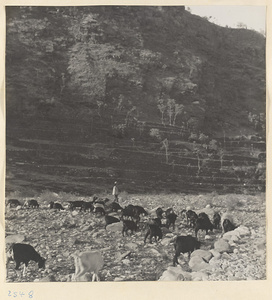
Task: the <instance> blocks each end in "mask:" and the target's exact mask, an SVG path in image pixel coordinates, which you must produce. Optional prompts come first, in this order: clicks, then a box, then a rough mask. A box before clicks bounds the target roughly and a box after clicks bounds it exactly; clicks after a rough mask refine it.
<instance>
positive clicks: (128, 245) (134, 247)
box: [126, 243, 138, 251]
mask: <svg viewBox="0 0 272 300" xmlns="http://www.w3.org/2000/svg"><path fill="white" fill-rule="evenodd" d="M126 246H127V247H128V248H129V249H131V250H133V251H136V250H137V249H138V245H137V244H135V243H127V244H126Z"/></svg>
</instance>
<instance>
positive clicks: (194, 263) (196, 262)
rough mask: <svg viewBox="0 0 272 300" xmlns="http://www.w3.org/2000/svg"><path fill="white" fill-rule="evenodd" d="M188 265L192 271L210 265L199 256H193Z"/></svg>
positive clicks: (206, 267)
mask: <svg viewBox="0 0 272 300" xmlns="http://www.w3.org/2000/svg"><path fill="white" fill-rule="evenodd" d="M189 267H190V268H191V270H192V271H193V272H197V271H201V270H205V269H208V268H210V265H209V264H208V263H207V262H206V261H205V260H204V259H203V258H202V257H201V256H193V257H192V258H191V259H190V261H189Z"/></svg>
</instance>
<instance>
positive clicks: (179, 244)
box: [173, 235, 200, 267]
mask: <svg viewBox="0 0 272 300" xmlns="http://www.w3.org/2000/svg"><path fill="white" fill-rule="evenodd" d="M174 247H175V256H174V258H173V266H174V267H175V266H176V264H178V257H179V255H180V253H183V254H184V253H187V252H188V253H189V258H190V255H191V253H192V252H193V251H194V250H196V249H199V248H200V242H199V241H198V240H197V239H196V238H194V237H192V236H191V235H187V236H178V237H177V239H176V241H175V243H174Z"/></svg>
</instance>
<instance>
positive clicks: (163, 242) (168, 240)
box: [161, 238, 172, 246]
mask: <svg viewBox="0 0 272 300" xmlns="http://www.w3.org/2000/svg"><path fill="white" fill-rule="evenodd" d="M171 241H172V239H171V238H163V239H162V241H161V244H162V245H163V246H168V245H170V243H171Z"/></svg>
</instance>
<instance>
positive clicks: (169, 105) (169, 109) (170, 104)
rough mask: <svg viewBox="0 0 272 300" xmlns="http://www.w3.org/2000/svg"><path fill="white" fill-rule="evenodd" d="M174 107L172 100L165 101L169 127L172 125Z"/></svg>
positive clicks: (174, 102) (174, 103)
mask: <svg viewBox="0 0 272 300" xmlns="http://www.w3.org/2000/svg"><path fill="white" fill-rule="evenodd" d="M175 105H176V101H175V100H174V99H171V98H170V99H168V100H167V113H168V117H169V125H173V124H172V118H173V115H174V114H175Z"/></svg>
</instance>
